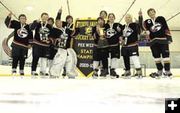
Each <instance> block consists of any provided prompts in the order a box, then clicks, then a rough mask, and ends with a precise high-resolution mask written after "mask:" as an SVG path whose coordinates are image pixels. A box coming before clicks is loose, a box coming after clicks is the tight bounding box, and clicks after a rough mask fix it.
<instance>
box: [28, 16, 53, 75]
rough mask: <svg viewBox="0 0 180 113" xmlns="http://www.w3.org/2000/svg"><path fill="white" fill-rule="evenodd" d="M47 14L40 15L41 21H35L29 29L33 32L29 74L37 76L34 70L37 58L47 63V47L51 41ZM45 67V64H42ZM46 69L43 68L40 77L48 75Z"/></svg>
mask: <svg viewBox="0 0 180 113" xmlns="http://www.w3.org/2000/svg"><path fill="white" fill-rule="evenodd" d="M48 18H49V16H48V14H47V13H42V14H41V21H38V20H35V21H34V22H33V23H32V24H31V26H30V28H31V30H35V35H34V39H33V52H32V53H33V54H32V55H33V60H32V69H31V74H32V75H35V76H37V75H38V74H37V73H36V68H37V65H38V61H39V58H41V59H44V60H43V61H44V62H45V63H47V58H48V57H49V51H48V50H49V46H50V42H51V40H50V39H49V37H48V36H49V33H50V30H51V29H52V27H51V26H50V25H49V24H48ZM44 65H45V66H46V65H47V64H44ZM44 65H43V66H44ZM45 71H46V67H45V68H44V72H42V73H43V74H41V73H40V74H41V75H48V73H46V72H45Z"/></svg>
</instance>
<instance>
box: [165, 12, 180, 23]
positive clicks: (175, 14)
mask: <svg viewBox="0 0 180 113" xmlns="http://www.w3.org/2000/svg"><path fill="white" fill-rule="evenodd" d="M179 14H180V12H178V13H176V14H175V15H173V16H171V17H170V18H168V19H167V21H170V20H171V19H173V18H174V17H176V16H178V15H179Z"/></svg>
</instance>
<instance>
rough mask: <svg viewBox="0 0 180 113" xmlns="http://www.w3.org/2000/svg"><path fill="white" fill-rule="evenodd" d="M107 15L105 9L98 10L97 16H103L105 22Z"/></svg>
mask: <svg viewBox="0 0 180 113" xmlns="http://www.w3.org/2000/svg"><path fill="white" fill-rule="evenodd" d="M107 16H108V13H107V12H106V11H105V10H102V11H100V13H99V17H101V18H103V19H104V20H105V23H106V22H107Z"/></svg>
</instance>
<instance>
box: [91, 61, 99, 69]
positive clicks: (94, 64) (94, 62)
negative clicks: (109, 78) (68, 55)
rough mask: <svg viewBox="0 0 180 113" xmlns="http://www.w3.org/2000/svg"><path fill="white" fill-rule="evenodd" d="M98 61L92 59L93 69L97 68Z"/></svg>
mask: <svg viewBox="0 0 180 113" xmlns="http://www.w3.org/2000/svg"><path fill="white" fill-rule="evenodd" d="M99 63H100V62H99V61H93V69H98V68H99Z"/></svg>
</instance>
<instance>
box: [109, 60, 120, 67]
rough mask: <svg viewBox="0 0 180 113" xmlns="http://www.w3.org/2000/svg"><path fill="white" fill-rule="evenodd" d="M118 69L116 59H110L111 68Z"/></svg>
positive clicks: (118, 64)
mask: <svg viewBox="0 0 180 113" xmlns="http://www.w3.org/2000/svg"><path fill="white" fill-rule="evenodd" d="M119 67H120V62H119V59H118V58H112V59H111V68H112V69H116V68H119Z"/></svg>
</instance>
